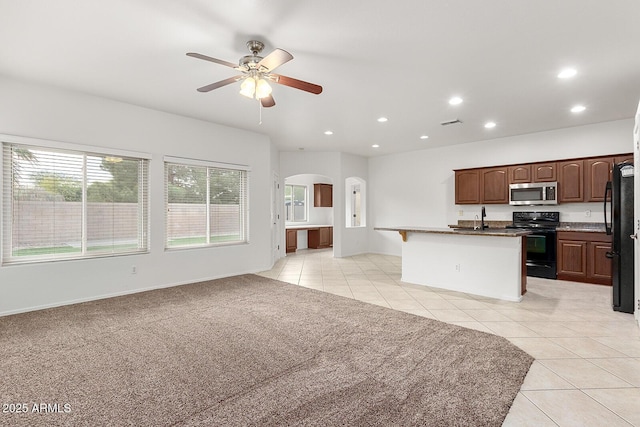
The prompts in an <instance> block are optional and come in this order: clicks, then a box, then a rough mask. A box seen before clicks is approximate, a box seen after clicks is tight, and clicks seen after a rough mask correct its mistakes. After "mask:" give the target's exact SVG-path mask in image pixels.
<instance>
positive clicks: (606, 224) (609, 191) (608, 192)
mask: <svg viewBox="0 0 640 427" xmlns="http://www.w3.org/2000/svg"><path fill="white" fill-rule="evenodd" d="M611 195H612V188H611V181H607V186H606V188H605V190H604V229H605V231H606V233H607V235H609V236H610V235H611V225H610V222H608V221H607V198H610V197H611ZM612 210H613V203H609V209H608V211H609V213H611V215H610V216H609V217H610V218H613V212H612Z"/></svg>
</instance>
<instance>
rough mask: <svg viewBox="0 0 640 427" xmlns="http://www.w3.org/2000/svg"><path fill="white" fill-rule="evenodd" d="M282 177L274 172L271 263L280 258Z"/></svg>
mask: <svg viewBox="0 0 640 427" xmlns="http://www.w3.org/2000/svg"><path fill="white" fill-rule="evenodd" d="M280 202H281V201H280V177H279V176H278V174H275V173H274V174H273V187H272V189H271V248H272V249H271V265H273V264H275V262H276V261H277V260H278V259H279V258H280V245H281V240H282V236H281V235H280V205H281V204H282V203H280Z"/></svg>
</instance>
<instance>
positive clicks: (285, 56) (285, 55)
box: [258, 49, 293, 71]
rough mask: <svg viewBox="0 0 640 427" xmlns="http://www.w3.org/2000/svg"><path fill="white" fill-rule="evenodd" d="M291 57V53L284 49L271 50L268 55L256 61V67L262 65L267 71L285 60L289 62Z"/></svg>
mask: <svg viewBox="0 0 640 427" xmlns="http://www.w3.org/2000/svg"><path fill="white" fill-rule="evenodd" d="M292 59H293V55H291V54H290V53H289V52H287V51H286V50H282V49H276V50H274V51H273V52H271V53H270V54H269V55H267V56H265V57H264V58H262V60H260V62H258V67H264V68H266V69H267V71H273V70H275V69H276V68H278V67H279V66H281V65H282V64H284V63H285V62H289V61H291V60H292Z"/></svg>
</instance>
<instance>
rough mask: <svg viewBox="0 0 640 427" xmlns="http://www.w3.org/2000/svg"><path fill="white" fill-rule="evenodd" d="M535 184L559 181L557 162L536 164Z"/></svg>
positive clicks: (533, 168)
mask: <svg viewBox="0 0 640 427" xmlns="http://www.w3.org/2000/svg"><path fill="white" fill-rule="evenodd" d="M532 174H533V182H554V181H557V180H558V174H557V173H556V162H549V163H534V164H533V165H532Z"/></svg>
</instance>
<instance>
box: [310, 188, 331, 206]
mask: <svg viewBox="0 0 640 427" xmlns="http://www.w3.org/2000/svg"><path fill="white" fill-rule="evenodd" d="M313 207H315V208H330V207H333V185H331V184H313Z"/></svg>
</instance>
